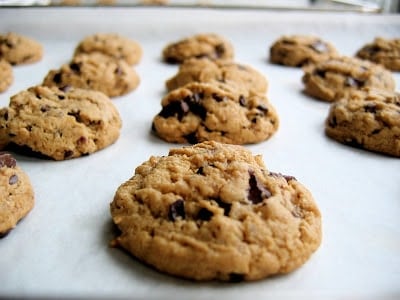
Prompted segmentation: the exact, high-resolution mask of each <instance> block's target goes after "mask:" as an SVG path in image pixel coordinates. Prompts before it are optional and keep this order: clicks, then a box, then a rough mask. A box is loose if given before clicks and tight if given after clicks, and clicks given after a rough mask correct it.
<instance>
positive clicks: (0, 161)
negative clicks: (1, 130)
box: [0, 152, 17, 168]
mask: <svg viewBox="0 0 400 300" xmlns="http://www.w3.org/2000/svg"><path fill="white" fill-rule="evenodd" d="M16 165H17V161H16V160H15V158H14V157H12V155H11V154H10V153H7V152H0V168H2V167H7V168H14V167H15V166H16Z"/></svg>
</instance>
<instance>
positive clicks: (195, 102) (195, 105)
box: [184, 93, 207, 120]
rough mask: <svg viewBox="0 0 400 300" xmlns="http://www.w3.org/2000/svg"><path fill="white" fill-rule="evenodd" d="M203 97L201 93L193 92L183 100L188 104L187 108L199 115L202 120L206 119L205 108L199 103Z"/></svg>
mask: <svg viewBox="0 0 400 300" xmlns="http://www.w3.org/2000/svg"><path fill="white" fill-rule="evenodd" d="M203 97H204V95H203V94H197V93H196V94H193V95H192V96H189V97H186V98H185V100H184V101H185V102H186V103H187V104H188V105H189V110H190V111H191V112H192V113H194V114H195V115H197V116H199V117H200V118H201V119H202V120H205V119H206V116H207V110H206V109H205V108H204V107H203V105H201V99H202V98H203Z"/></svg>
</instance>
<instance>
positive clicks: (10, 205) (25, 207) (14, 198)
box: [0, 152, 34, 237]
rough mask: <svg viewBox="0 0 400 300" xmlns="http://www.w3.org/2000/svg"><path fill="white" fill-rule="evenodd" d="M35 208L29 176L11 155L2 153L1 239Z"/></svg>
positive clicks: (0, 163) (0, 180)
mask: <svg viewBox="0 0 400 300" xmlns="http://www.w3.org/2000/svg"><path fill="white" fill-rule="evenodd" d="M33 206H34V192H33V188H32V185H31V182H30V180H29V177H28V175H27V174H26V173H25V172H24V171H23V170H22V169H21V168H20V167H19V166H18V165H17V162H16V160H15V158H14V157H13V156H12V155H11V154H10V153H6V152H0V237H4V236H5V235H7V234H8V233H9V232H10V231H11V230H12V229H13V228H14V227H15V226H16V225H17V223H18V221H20V220H21V219H22V218H23V217H25V216H26V215H27V214H28V213H29V211H30V210H31V209H32V208H33Z"/></svg>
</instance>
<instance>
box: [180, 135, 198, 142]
mask: <svg viewBox="0 0 400 300" xmlns="http://www.w3.org/2000/svg"><path fill="white" fill-rule="evenodd" d="M183 137H184V138H185V139H186V141H187V142H188V143H189V144H197V143H198V140H197V136H196V132H192V133H189V134H187V135H184V136H183Z"/></svg>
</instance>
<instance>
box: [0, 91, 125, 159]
mask: <svg viewBox="0 0 400 300" xmlns="http://www.w3.org/2000/svg"><path fill="white" fill-rule="evenodd" d="M120 128H121V119H120V116H119V113H118V111H117V109H116V108H115V106H114V104H113V103H112V101H111V100H110V99H109V98H108V97H107V96H106V95H104V94H103V93H101V92H97V91H92V90H83V89H77V88H69V89H68V90H64V91H63V90H60V89H58V88H56V87H53V88H48V87H44V86H36V87H32V88H29V89H28V90H25V91H22V92H20V93H18V94H16V95H14V96H12V97H11V100H10V104H9V106H8V107H7V108H3V109H2V110H1V111H0V142H3V143H5V142H8V143H13V144H16V145H18V146H25V147H28V148H30V149H31V150H33V151H34V152H38V153H41V154H43V155H45V156H48V157H50V158H52V159H55V160H64V159H70V158H75V157H79V156H82V155H88V154H90V153H93V152H95V151H98V150H100V149H103V148H105V147H107V146H108V145H110V144H112V143H114V142H115V141H116V140H117V139H118V137H119V132H120Z"/></svg>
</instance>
